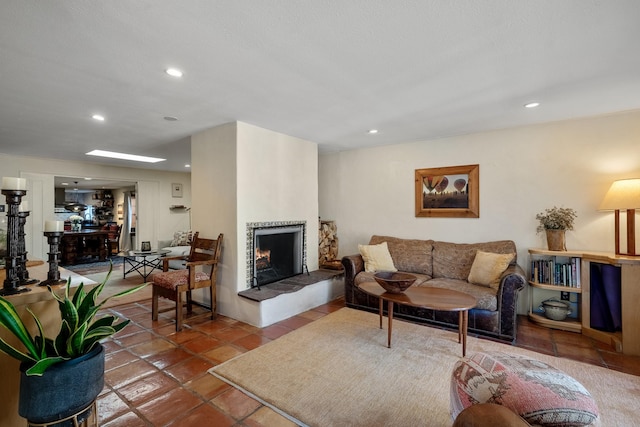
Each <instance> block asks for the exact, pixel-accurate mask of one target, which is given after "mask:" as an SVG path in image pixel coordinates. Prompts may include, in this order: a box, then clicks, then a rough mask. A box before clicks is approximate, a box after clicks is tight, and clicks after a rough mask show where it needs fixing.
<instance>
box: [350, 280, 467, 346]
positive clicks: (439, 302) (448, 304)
mask: <svg viewBox="0 0 640 427" xmlns="http://www.w3.org/2000/svg"><path fill="white" fill-rule="evenodd" d="M358 287H359V288H360V289H361V290H362V291H363V292H366V293H367V294H369V295H373V296H376V297H378V299H379V301H380V305H379V313H380V329H382V307H383V301H387V317H388V319H389V327H388V329H389V330H388V332H387V334H388V335H387V347H389V348H391V330H392V323H393V304H394V303H397V304H401V305H409V306H412V307H421V308H426V309H429V310H439V311H457V312H459V313H460V314H459V321H458V342H459V343H462V356H463V357H464V356H465V355H466V353H467V326H468V323H469V310H470V309H472V308H473V307H475V306H476V304H477V303H478V301H477V300H476V299H475V298H474V297H472V296H471V295H469V294H465V293H464V292H458V291H454V290H451V289H445V288H432V287H427V286H425V287H421V286H411V287H410V288H409V289H407V290H405V291H404V292H403V293H401V294H392V293H389V292H387V291H385V290H384V288H383V287H382V286H380V285H379V284H378V283H376V282H364V283H361V284H360V285H358Z"/></svg>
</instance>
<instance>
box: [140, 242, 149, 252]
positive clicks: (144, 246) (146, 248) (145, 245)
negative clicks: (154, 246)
mask: <svg viewBox="0 0 640 427" xmlns="http://www.w3.org/2000/svg"><path fill="white" fill-rule="evenodd" d="M141 249H142V252H149V251H150V250H151V242H142V248H141Z"/></svg>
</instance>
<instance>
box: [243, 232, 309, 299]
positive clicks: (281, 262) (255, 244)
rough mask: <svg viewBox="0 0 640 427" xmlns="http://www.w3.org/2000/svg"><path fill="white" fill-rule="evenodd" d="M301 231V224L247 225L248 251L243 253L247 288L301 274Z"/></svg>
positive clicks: (304, 251)
mask: <svg viewBox="0 0 640 427" xmlns="http://www.w3.org/2000/svg"><path fill="white" fill-rule="evenodd" d="M305 228H306V227H305V222H269V223H254V224H251V225H249V224H248V225H247V237H248V239H247V240H248V241H247V246H249V245H250V247H251V251H247V256H248V259H247V263H248V267H249V268H248V273H249V274H248V279H249V281H250V287H255V286H262V285H266V284H269V283H273V282H277V281H279V280H282V279H286V278H288V277H292V276H295V275H298V274H301V273H302V271H303V268H304V264H305V260H306V250H305V249H306V247H305V241H306V239H305ZM247 249H249V248H247Z"/></svg>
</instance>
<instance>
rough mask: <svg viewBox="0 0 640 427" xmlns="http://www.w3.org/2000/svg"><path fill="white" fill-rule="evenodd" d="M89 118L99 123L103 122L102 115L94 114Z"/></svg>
mask: <svg viewBox="0 0 640 427" xmlns="http://www.w3.org/2000/svg"><path fill="white" fill-rule="evenodd" d="M91 118H92V119H93V120H97V121H99V122H104V116H103V115H102V114H94V115H93V116H91Z"/></svg>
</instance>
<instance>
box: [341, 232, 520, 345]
mask: <svg viewBox="0 0 640 427" xmlns="http://www.w3.org/2000/svg"><path fill="white" fill-rule="evenodd" d="M383 242H387V246H388V248H389V254H390V255H391V258H392V260H393V264H394V265H395V267H396V268H397V269H398V271H403V272H406V273H411V274H413V275H414V276H416V277H417V280H416V282H415V284H414V285H413V286H435V287H440V288H450V289H455V290H458V291H461V292H465V293H468V294H470V295H473V296H474V297H476V298H477V300H478V305H477V306H476V308H474V309H472V310H470V311H469V333H472V334H473V333H475V334H480V335H485V336H489V337H492V338H496V339H499V340H501V341H508V342H513V341H515V338H516V310H517V301H518V294H519V292H520V290H521V289H523V288H524V285H525V283H526V279H525V274H524V271H523V270H522V268H521V267H520V266H519V265H518V264H517V263H516V255H515V254H516V246H515V243H514V242H513V241H511V240H501V241H494V242H486V243H473V244H463V243H448V242H438V241H434V240H413V239H400V238H396V237H389V236H375V235H374V236H372V237H371V240H370V242H369V244H370V245H377V244H380V243H383ZM478 250H480V251H483V252H491V253H498V254H509V253H512V254H514V257H513V260H512V261H511V263H510V264H509V266H508V267H507V269H506V270H505V271H504V273H502V275H501V276H500V279H499V283H498V282H496V283H495V286H494V287H488V286H479V285H476V284H473V283H469V282H468V281H467V278H468V276H469V272H470V271H471V267H472V264H473V261H474V259H475V256H476V251H478ZM342 265H343V266H344V269H345V280H344V284H345V300H346V305H347V307H352V308H357V309H361V310H367V311H374V312H377V310H378V299H377V298H376V297H374V296H371V295H368V294H366V293H364V292H362V291H361V290H360V289H358V286H357V285H358V284H359V283H362V282H368V281H374V279H373V275H374V273H373V272H366V271H364V270H365V268H364V267H365V265H364V260H363V258H362V256H361V255H359V254H358V255H350V256H345V257H343V258H342ZM396 316H397V317H399V318H403V319H405V320H410V321H413V322H419V323H427V324H432V325H436V326H441V327H445V328H452V329H457V328H458V313H457V312H443V311H434V310H427V309H422V308H417V307H409V306H398V305H396V307H395V312H394V317H396Z"/></svg>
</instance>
